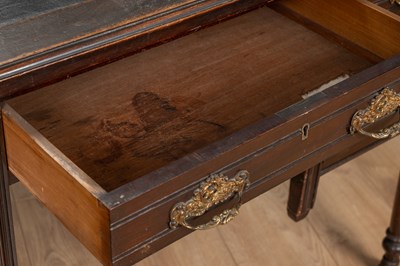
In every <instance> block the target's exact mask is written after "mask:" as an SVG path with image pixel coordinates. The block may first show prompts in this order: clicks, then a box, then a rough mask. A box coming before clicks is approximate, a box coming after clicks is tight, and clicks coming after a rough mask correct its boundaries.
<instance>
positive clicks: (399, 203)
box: [380, 178, 400, 266]
mask: <svg viewBox="0 0 400 266" xmlns="http://www.w3.org/2000/svg"><path fill="white" fill-rule="evenodd" d="M383 248H384V249H385V251H386V253H385V255H384V256H383V258H382V261H381V263H380V266H397V265H399V256H400V178H399V181H398V184H397V191H396V196H395V200H394V205H393V212H392V219H391V222H390V227H389V229H388V230H387V232H386V237H385V239H384V240H383Z"/></svg>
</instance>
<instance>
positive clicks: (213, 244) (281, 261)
mask: <svg viewBox="0 0 400 266" xmlns="http://www.w3.org/2000/svg"><path fill="white" fill-rule="evenodd" d="M399 149H400V138H397V139H393V140H391V141H389V142H387V143H385V144H383V145H381V146H379V147H377V148H376V149H374V150H372V151H370V152H368V153H366V154H364V155H362V156H360V157H358V158H357V159H355V160H353V161H351V162H349V163H347V164H344V165H342V166H341V167H339V168H337V169H336V170H334V171H332V172H329V173H327V174H325V175H324V176H322V177H321V181H320V190H319V194H318V197H317V202H316V205H315V207H314V209H313V211H312V212H311V213H310V214H309V216H308V217H307V218H306V219H305V220H303V221H301V222H299V223H295V222H293V221H292V220H290V219H289V218H288V217H287V215H286V202H287V191H288V185H289V184H288V183H286V184H284V185H282V186H279V187H277V188H275V189H273V190H271V191H270V192H268V193H266V194H264V195H262V196H259V197H258V198H256V199H254V200H252V201H251V202H249V203H247V204H246V205H244V206H243V207H242V210H241V213H240V215H239V216H238V217H237V219H236V221H234V222H232V223H230V224H229V225H227V226H224V227H220V228H218V229H214V230H210V231H203V232H195V233H193V234H191V235H190V236H188V237H185V238H183V239H181V240H179V241H178V242H176V243H174V244H172V245H171V246H169V247H167V248H165V249H163V250H161V251H160V252H158V253H156V254H154V255H152V256H150V257H149V258H147V259H145V260H143V261H141V262H140V263H138V264H137V265H138V266H159V265H166V266H187V265H194V266H200V265H225V266H236V265H244V266H263V265H288V266H292V265H293V266H297V265H326V266H342V265H346V266H376V265H377V264H378V262H379V260H380V258H381V256H382V254H383V249H382V248H381V240H382V238H383V237H384V235H385V230H386V228H387V226H388V225H389V221H390V211H391V206H392V203H393V198H394V194H395V188H396V182H397V178H398V175H399V169H400V155H399V153H398V150H399ZM12 199H13V208H14V226H15V230H16V237H17V247H18V259H19V263H20V265H23V266H25V265H28V266H53V265H58V266H64V265H65V266H81V265H87V266H99V265H100V264H99V263H98V262H97V261H96V259H95V258H94V257H92V256H91V255H90V253H89V252H88V251H86V250H85V249H84V248H83V247H82V246H81V244H79V242H78V241H77V240H76V239H75V238H74V237H72V236H71V235H70V234H69V233H68V232H67V231H66V229H65V228H64V227H63V226H62V225H61V224H60V223H59V222H58V221H57V220H56V219H55V218H54V217H53V216H52V215H51V214H50V213H49V212H48V211H47V210H46V209H45V207H43V206H42V205H41V204H39V203H38V202H37V201H36V200H35V199H34V197H33V196H32V195H31V194H30V193H28V192H27V191H26V190H25V189H24V188H23V187H22V185H21V184H15V185H13V186H12Z"/></svg>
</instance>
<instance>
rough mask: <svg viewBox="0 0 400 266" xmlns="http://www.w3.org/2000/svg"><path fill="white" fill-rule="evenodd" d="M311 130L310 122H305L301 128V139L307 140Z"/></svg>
mask: <svg viewBox="0 0 400 266" xmlns="http://www.w3.org/2000/svg"><path fill="white" fill-rule="evenodd" d="M309 131H310V124H308V123H307V124H304V125H303V127H302V128H301V140H306V139H307V138H308V132H309Z"/></svg>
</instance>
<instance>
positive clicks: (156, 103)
mask: <svg viewBox="0 0 400 266" xmlns="http://www.w3.org/2000/svg"><path fill="white" fill-rule="evenodd" d="M132 105H133V107H134V108H135V110H136V112H137V113H138V115H139V117H140V120H141V121H142V122H143V124H144V126H145V128H146V130H152V129H154V128H157V127H159V126H161V125H163V124H165V123H167V122H169V121H171V120H173V119H175V118H177V117H178V112H177V111H178V110H177V109H176V107H175V106H173V105H171V104H170V103H169V101H168V100H167V99H165V98H161V97H159V96H158V95H157V94H155V93H153V92H140V93H137V94H136V95H135V96H134V97H133V98H132Z"/></svg>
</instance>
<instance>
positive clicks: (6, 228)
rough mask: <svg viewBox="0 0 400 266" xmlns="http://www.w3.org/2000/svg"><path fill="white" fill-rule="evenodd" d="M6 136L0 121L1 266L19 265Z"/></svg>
mask: <svg viewBox="0 0 400 266" xmlns="http://www.w3.org/2000/svg"><path fill="white" fill-rule="evenodd" d="M5 154H6V153H5V145H4V134H3V128H2V121H0V156H1V164H0V265H1V266H14V265H17V260H16V253H15V243H14V229H13V224H12V216H11V202H10V189H9V178H8V166H7V160H6V155H5Z"/></svg>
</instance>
